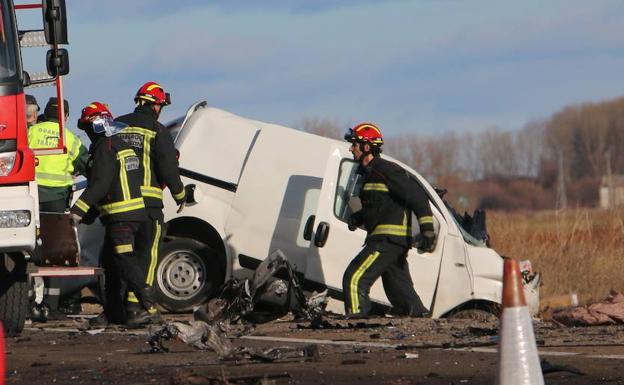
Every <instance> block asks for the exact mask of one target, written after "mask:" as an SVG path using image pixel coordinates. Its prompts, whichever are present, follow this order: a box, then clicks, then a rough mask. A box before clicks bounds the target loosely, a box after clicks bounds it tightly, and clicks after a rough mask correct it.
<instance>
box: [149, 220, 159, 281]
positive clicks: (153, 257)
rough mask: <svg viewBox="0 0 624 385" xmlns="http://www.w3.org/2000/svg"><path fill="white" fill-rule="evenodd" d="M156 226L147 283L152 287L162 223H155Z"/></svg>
mask: <svg viewBox="0 0 624 385" xmlns="http://www.w3.org/2000/svg"><path fill="white" fill-rule="evenodd" d="M154 223H155V224H156V232H155V234H154V241H153V242H152V249H151V250H150V264H149V267H148V268H147V281H146V283H147V284H148V285H150V286H152V284H153V283H154V273H155V272H156V263H158V244H159V242H158V241H159V240H160V223H159V222H158V221H154Z"/></svg>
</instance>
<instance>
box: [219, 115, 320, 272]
mask: <svg viewBox="0 0 624 385" xmlns="http://www.w3.org/2000/svg"><path fill="white" fill-rule="evenodd" d="M259 127H260V130H261V132H260V134H259V135H258V137H257V139H256V142H255V144H254V147H253V151H251V153H250V154H249V157H248V159H247V162H246V165H245V167H244V170H243V172H242V174H241V178H240V181H239V183H238V188H237V191H236V198H235V199H234V202H233V204H232V212H231V214H230V217H229V220H228V222H227V224H226V228H225V232H226V236H227V242H228V243H229V245H230V247H232V249H233V250H234V253H235V254H236V255H244V256H247V257H252V258H257V259H264V258H266V257H267V256H268V255H269V254H270V253H271V252H272V251H274V250H276V249H281V250H282V251H283V252H284V254H285V255H286V257H287V258H288V259H289V261H290V262H291V263H293V264H294V265H295V268H296V270H297V271H300V272H302V273H303V272H304V271H305V266H306V262H305V258H306V253H307V250H308V249H309V246H310V241H306V240H304V239H303V228H304V225H305V223H306V221H307V219H308V217H309V216H310V215H312V214H314V212H315V210H316V206H317V203H318V198H319V192H320V189H321V184H322V181H323V173H324V171H325V165H326V163H327V158H328V153H329V148H330V144H329V143H330V141H329V140H328V139H326V138H322V137H319V136H316V135H311V134H306V133H303V132H300V131H296V130H293V129H287V128H284V127H281V126H277V125H271V124H262V125H260V126H259Z"/></svg>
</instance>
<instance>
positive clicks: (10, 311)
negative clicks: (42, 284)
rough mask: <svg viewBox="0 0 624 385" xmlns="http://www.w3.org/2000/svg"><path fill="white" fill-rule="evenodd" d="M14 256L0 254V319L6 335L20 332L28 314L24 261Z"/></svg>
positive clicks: (26, 277)
mask: <svg viewBox="0 0 624 385" xmlns="http://www.w3.org/2000/svg"><path fill="white" fill-rule="evenodd" d="M14 258H15V257H9V256H8V255H6V254H5V255H2V254H0V259H1V260H2V261H1V262H2V263H0V265H1V266H0V320H1V321H2V324H3V326H4V332H5V334H6V335H7V336H8V337H13V336H15V335H17V334H19V333H21V331H22V330H23V329H24V323H25V322H26V316H27V315H28V301H29V298H28V276H27V274H26V262H25V260H22V257H17V258H15V259H14Z"/></svg>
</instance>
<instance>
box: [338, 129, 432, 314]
mask: <svg viewBox="0 0 624 385" xmlns="http://www.w3.org/2000/svg"><path fill="white" fill-rule="evenodd" d="M345 140H347V141H348V142H351V147H350V151H351V153H352V154H353V159H354V160H356V161H357V162H359V164H360V165H359V168H358V173H360V174H361V176H362V180H363V182H362V188H361V191H360V193H359V198H360V200H361V203H362V209H361V210H360V211H357V212H355V213H353V214H352V215H351V216H350V217H349V218H348V221H347V222H348V226H349V230H351V231H354V230H355V229H356V228H357V227H359V226H362V225H363V226H364V228H365V229H366V232H367V234H366V240H365V245H364V248H363V249H362V251H360V253H359V254H358V255H357V256H356V257H355V258H354V259H353V260H352V261H351V262H350V263H349V266H347V269H346V271H345V273H344V276H343V278H342V288H343V292H344V296H345V312H346V314H347V317H353V318H358V317H367V316H369V315H370V312H371V302H370V299H369V291H370V288H371V286H372V285H373V283H374V282H375V281H376V280H377V279H378V278H379V277H380V276H381V279H382V282H383V287H384V290H385V292H386V296H387V297H388V299H389V300H390V303H391V304H392V306H393V308H392V313H393V314H396V315H404V316H413V317H419V316H425V315H427V309H426V308H425V307H424V305H423V303H422V301H421V300H420V297H418V294H416V291H415V290H414V285H413V283H412V277H411V275H410V272H409V267H408V264H407V252H408V250H409V249H410V248H411V246H412V231H411V226H412V223H411V213H412V212H414V213H415V214H416V216H417V218H418V225H419V226H420V233H421V235H422V238H421V241H420V245H419V246H418V248H419V249H420V250H422V251H426V252H430V251H432V250H433V248H434V244H435V232H434V228H433V216H432V213H431V208H430V206H429V201H428V198H427V195H426V193H425V191H424V190H423V188H422V187H421V186H420V185H419V184H418V182H416V181H415V180H414V179H412V178H411V177H410V176H409V175H408V173H407V172H406V171H405V170H404V169H403V168H402V167H400V166H399V165H397V164H395V163H393V162H390V161H387V160H385V159H382V158H381V157H380V154H381V146H382V145H383V137H382V135H381V131H380V130H379V128H377V127H376V126H375V125H374V124H371V123H361V124H358V125H357V126H355V127H353V128H350V129H349V130H348V131H347V133H346V134H345Z"/></svg>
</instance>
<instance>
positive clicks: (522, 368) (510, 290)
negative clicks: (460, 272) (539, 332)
mask: <svg viewBox="0 0 624 385" xmlns="http://www.w3.org/2000/svg"><path fill="white" fill-rule="evenodd" d="M499 336H500V339H499V342H498V363H497V371H496V385H543V384H544V376H543V375H542V368H541V366H540V362H539V355H538V353H537V345H536V344H535V335H534V334H533V324H532V323H531V315H530V314H529V308H528V307H527V304H526V300H525V298H524V288H523V286H522V276H521V274H520V266H519V265H518V261H516V260H513V259H505V265H504V268H503V310H502V314H501V318H500V328H499Z"/></svg>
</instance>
